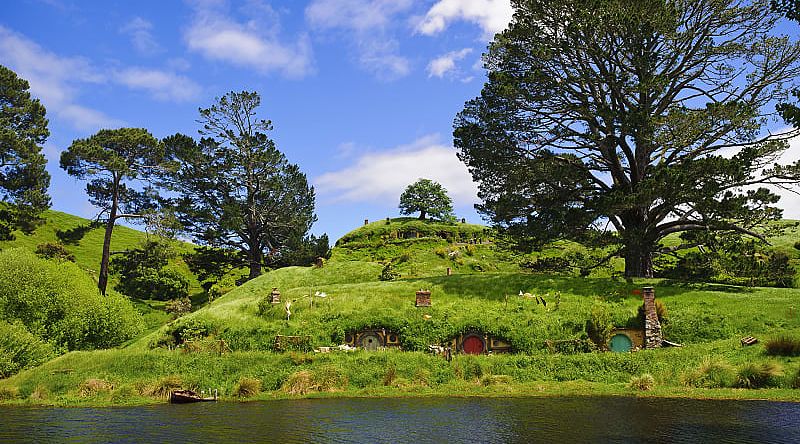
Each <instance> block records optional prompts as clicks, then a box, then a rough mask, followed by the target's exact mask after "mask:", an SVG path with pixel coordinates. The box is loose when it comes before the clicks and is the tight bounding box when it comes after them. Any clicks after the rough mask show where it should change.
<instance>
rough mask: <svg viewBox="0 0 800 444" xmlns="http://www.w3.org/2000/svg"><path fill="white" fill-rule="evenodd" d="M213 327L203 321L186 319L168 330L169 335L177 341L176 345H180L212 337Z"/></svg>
mask: <svg viewBox="0 0 800 444" xmlns="http://www.w3.org/2000/svg"><path fill="white" fill-rule="evenodd" d="M211 332H212V326H211V324H210V323H208V322H206V321H205V320H202V319H197V318H190V319H184V320H181V321H178V322H176V323H175V324H173V326H172V328H170V329H169V330H168V334H169V335H171V336H172V337H173V338H174V339H175V343H176V344H178V345H180V344H183V343H184V342H186V341H196V340H198V339H202V338H205V337H207V336H208V335H210V334H211Z"/></svg>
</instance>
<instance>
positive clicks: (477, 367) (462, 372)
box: [454, 355, 483, 381]
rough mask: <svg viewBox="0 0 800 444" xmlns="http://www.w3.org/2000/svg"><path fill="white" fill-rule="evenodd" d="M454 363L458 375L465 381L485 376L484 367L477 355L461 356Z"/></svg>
mask: <svg viewBox="0 0 800 444" xmlns="http://www.w3.org/2000/svg"><path fill="white" fill-rule="evenodd" d="M454 363H455V365H454V369H455V372H456V375H457V376H459V377H460V378H461V379H463V380H465V381H475V380H479V379H480V378H481V376H483V367H481V363H480V360H478V358H476V357H475V356H469V355H466V356H460V357H459V358H457V359H455V360H454Z"/></svg>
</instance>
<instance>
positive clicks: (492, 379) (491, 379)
mask: <svg viewBox="0 0 800 444" xmlns="http://www.w3.org/2000/svg"><path fill="white" fill-rule="evenodd" d="M513 381H514V379H513V378H512V377H511V376H508V375H486V376H484V377H482V378H481V384H482V385H483V386H484V387H489V386H492V385H503V384H511V383H512V382H513Z"/></svg>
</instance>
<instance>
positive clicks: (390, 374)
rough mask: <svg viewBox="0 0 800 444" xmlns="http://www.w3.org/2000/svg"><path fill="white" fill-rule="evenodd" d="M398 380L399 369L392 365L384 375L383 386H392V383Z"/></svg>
mask: <svg viewBox="0 0 800 444" xmlns="http://www.w3.org/2000/svg"><path fill="white" fill-rule="evenodd" d="M396 378H397V367H395V366H394V365H390V366H389V367H388V368H387V369H386V373H384V375H383V385H384V386H390V385H392V383H393V382H394V380H395V379H396Z"/></svg>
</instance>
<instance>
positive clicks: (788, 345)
mask: <svg viewBox="0 0 800 444" xmlns="http://www.w3.org/2000/svg"><path fill="white" fill-rule="evenodd" d="M764 348H765V350H766V352H767V354H768V355H770V356H800V338H793V337H791V336H789V335H781V336H778V337H775V338H772V339H770V340H768V341H767V342H766V343H765V344H764Z"/></svg>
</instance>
